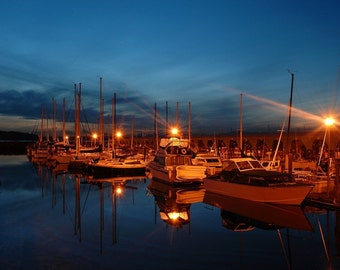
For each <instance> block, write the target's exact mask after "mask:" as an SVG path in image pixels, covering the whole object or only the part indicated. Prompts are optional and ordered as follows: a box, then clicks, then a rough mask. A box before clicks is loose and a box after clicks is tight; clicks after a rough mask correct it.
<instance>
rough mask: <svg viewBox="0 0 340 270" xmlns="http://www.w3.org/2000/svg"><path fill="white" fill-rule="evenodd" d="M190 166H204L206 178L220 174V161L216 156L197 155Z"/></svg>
mask: <svg viewBox="0 0 340 270" xmlns="http://www.w3.org/2000/svg"><path fill="white" fill-rule="evenodd" d="M192 164H194V165H199V166H205V167H206V174H207V176H217V175H219V174H220V173H221V172H222V159H221V158H220V157H219V156H218V155H212V154H197V155H196V156H195V157H194V158H193V159H192Z"/></svg>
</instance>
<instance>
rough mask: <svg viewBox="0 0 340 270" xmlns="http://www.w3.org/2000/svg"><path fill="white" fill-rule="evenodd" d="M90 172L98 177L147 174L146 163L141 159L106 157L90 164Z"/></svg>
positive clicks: (94, 176)
mask: <svg viewBox="0 0 340 270" xmlns="http://www.w3.org/2000/svg"><path fill="white" fill-rule="evenodd" d="M87 167H88V173H89V174H90V175H91V176H93V178H94V179H96V178H108V177H128V176H140V177H141V176H143V177H145V175H146V171H145V169H146V165H145V162H144V161H143V160H141V159H133V158H126V159H106V160H98V161H97V162H92V163H89V164H88V166H87Z"/></svg>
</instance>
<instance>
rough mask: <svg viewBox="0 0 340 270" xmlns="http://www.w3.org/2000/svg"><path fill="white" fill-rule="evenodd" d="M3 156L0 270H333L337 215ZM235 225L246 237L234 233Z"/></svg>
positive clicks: (336, 251) (339, 220) (0, 165)
mask: <svg viewBox="0 0 340 270" xmlns="http://www.w3.org/2000/svg"><path fill="white" fill-rule="evenodd" d="M4 159H6V157H0V180H1V183H2V185H1V186H0V239H1V244H0V265H1V269H28V268H30V269H32V268H34V269H46V268H49V267H51V265H53V266H56V267H58V268H62V269H96V268H100V269H111V268H114V269H118V268H121V269H145V268H148V269H159V268H160V266H162V268H167V269H189V268H192V269H340V267H339V266H340V264H339V257H338V255H339V250H340V248H339V246H340V245H339V243H340V241H339V239H340V233H339V230H340V229H339V224H340V218H339V216H340V215H339V213H338V211H335V210H326V209H324V210H320V209H318V208H312V207H305V208H296V207H292V208H290V207H288V208H285V207H283V208H282V207H279V206H275V207H274V206H271V205H269V206H268V205H262V204H254V203H249V202H242V201H239V200H235V199H234V198H233V199H231V198H228V197H223V196H222V197H220V196H215V195H214V194H210V193H207V192H205V191H204V188H202V187H199V186H198V187H197V186H195V187H190V186H187V187H176V186H169V185H167V184H163V183H160V182H157V181H154V180H150V179H137V180H135V179H96V180H94V179H91V178H88V177H87V176H86V175H82V174H70V173H69V172H67V171H66V170H65V168H63V167H55V168H53V169H50V170H48V169H47V168H46V167H43V166H39V165H36V166H32V164H30V163H29V162H28V161H27V159H25V157H23V158H22V157H16V158H12V159H13V160H15V162H13V163H14V164H8V163H9V161H8V160H9V159H8V160H7V159H6V162H4V163H2V162H1V161H2V160H4ZM4 164H5V165H4ZM119 190H120V191H121V193H119ZM173 209H175V210H177V212H179V213H178V214H176V215H177V216H178V217H180V218H179V219H177V221H176V222H174V221H171V218H170V216H172V215H170V214H169V213H170V212H171V211H172V210H173ZM161 213H164V214H161ZM162 217H163V218H164V217H167V219H162ZM240 224H243V226H244V227H243V229H244V228H250V230H242V229H241V228H242V227H241V226H239V227H238V229H235V228H236V227H237V225H240ZM227 226H228V227H227ZM180 228H182V229H180ZM187 229H190V234H188V233H187ZM245 232H246V233H245Z"/></svg>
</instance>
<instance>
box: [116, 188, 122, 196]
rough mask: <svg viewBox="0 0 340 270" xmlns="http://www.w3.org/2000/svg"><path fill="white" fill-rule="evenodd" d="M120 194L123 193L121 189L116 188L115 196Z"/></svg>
mask: <svg viewBox="0 0 340 270" xmlns="http://www.w3.org/2000/svg"><path fill="white" fill-rule="evenodd" d="M122 192H123V190H122V188H121V187H117V188H116V194H118V195H119V194H122Z"/></svg>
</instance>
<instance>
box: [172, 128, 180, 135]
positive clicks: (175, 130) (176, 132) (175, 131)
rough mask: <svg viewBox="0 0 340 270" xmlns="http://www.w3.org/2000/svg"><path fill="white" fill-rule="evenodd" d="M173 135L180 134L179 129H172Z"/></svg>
mask: <svg viewBox="0 0 340 270" xmlns="http://www.w3.org/2000/svg"><path fill="white" fill-rule="evenodd" d="M171 134H172V135H174V136H176V135H177V134H178V129H177V128H172V129H171Z"/></svg>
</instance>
